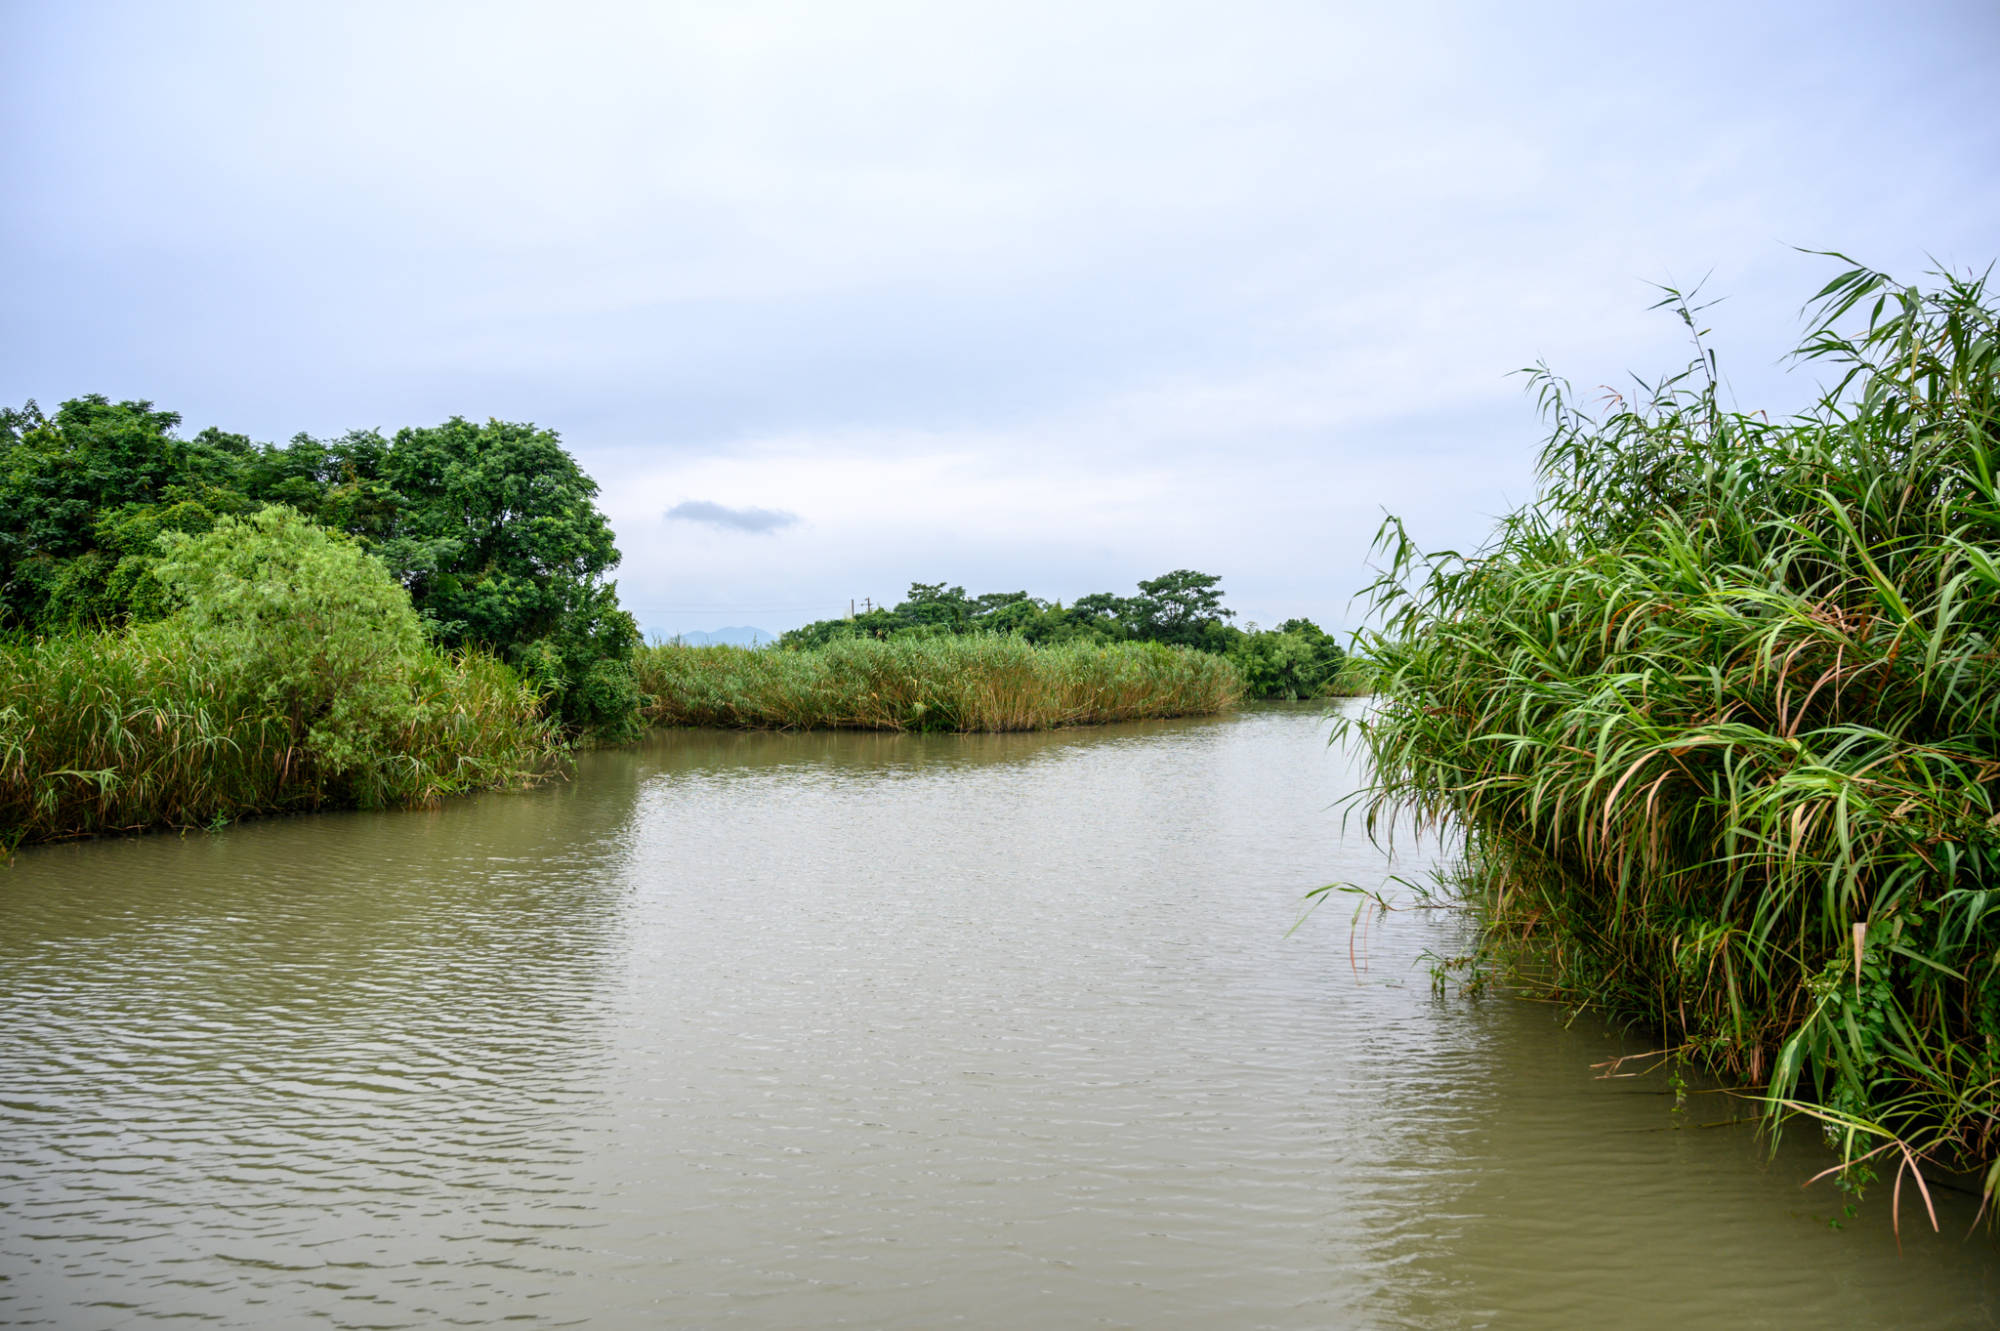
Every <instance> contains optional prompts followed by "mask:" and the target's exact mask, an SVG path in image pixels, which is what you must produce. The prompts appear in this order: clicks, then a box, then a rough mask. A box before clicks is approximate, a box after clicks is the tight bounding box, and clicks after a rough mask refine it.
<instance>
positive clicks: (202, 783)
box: [0, 396, 1346, 845]
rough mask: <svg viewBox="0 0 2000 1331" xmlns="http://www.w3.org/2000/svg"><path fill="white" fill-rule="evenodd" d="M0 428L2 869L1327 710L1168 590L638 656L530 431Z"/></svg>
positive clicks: (578, 498) (85, 401)
mask: <svg viewBox="0 0 2000 1331" xmlns="http://www.w3.org/2000/svg"><path fill="white" fill-rule="evenodd" d="M179 424H180V420H179V417H177V416H176V415H175V414H173V413H172V412H167V411H161V410H158V409H156V408H155V407H154V406H153V405H152V404H151V403H149V402H118V403H113V402H111V401H109V400H107V399H105V398H103V397H95V396H93V397H84V398H79V399H75V400H72V401H69V402H65V403H63V404H62V406H61V407H60V408H59V409H57V410H56V411H55V412H54V413H52V414H44V413H43V412H42V411H41V410H40V409H39V408H38V407H37V406H36V405H35V404H34V403H32V402H30V403H28V404H27V405H26V406H25V407H24V408H22V409H20V410H4V411H0V845H15V844H20V843H22V842H24V841H37V840H48V839H55V838H62V837H73V836H85V835H92V834H97V833H102V832H109V831H131V830H139V829H143V828H147V827H160V826H166V827H194V826H208V825H215V824H219V823H223V822H228V821H230V820H233V819H236V818H241V817H244V816H247V815H251V814H259V813H275V812H287V811H296V810H308V809H321V808H339V807H360V808H375V807H384V806H408V805H424V804H431V803H435V802H436V801H437V800H439V799H440V798H442V797H444V796H447V795H452V794H457V793H462V792H466V791H472V790H479V789H491V788H495V787H501V786H510V785H521V784H527V783H532V782H533V781H535V780H537V779H540V778H541V777H543V776H546V775H548V774H550V773H553V772H559V771H561V770H563V769H564V768H565V767H566V766H567V765H568V763H569V761H570V759H571V754H572V750H573V749H574V747H575V746H576V745H577V744H579V743H590V744H604V743H619V742H624V741H628V740H631V739H634V738H636V737H638V736H639V735H641V734H642V733H644V731H645V730H646V729H647V728H649V727H650V726H654V725H683V724H702V725H731V726H750V727H779V728H802V727H823V726H832V727H857V728H866V729H893V730H903V729H911V730H933V729H947V730H1020V729H1039V728H1046V727H1049V726H1059V725H1076V724H1083V723H1087V722H1101V721H1112V720H1124V719H1135V718H1148V717H1164V716H1182V715H1188V714H1192V713H1200V712H1212V711H1217V710H1220V709H1222V708H1225V707H1228V706H1230V705H1232V704H1233V703H1235V702H1236V701H1237V700H1238V699H1239V698H1240V697H1242V696H1244V695H1245V694H1246V693H1248V694H1250V695H1252V696H1259V697H1271V696H1282V697H1298V696H1311V695H1316V694H1321V693H1325V692H1327V691H1328V689H1329V687H1330V686H1331V685H1332V684H1333V682H1334V680H1335V678H1336V676H1338V675H1339V673H1340V671H1341V669H1342V668H1343V666H1344V665H1345V664H1346V663H1345V658H1344V656H1343V654H1342V652H1341V650H1340V648H1339V646H1338V645H1337V644H1336V643H1335V642H1334V641H1333V639H1332V638H1331V637H1330V636H1329V635H1327V634H1325V633H1322V632H1321V631H1320V630H1319V629H1318V628H1317V626H1315V625H1312V624H1311V623H1310V622H1308V621H1304V620H1295V621H1290V622H1288V623H1287V624H1286V625H1284V626H1283V627H1282V628H1281V629H1280V630H1279V631H1277V632H1273V633H1257V632H1254V631H1252V632H1248V633H1246V632H1243V631H1241V630H1238V629H1236V628H1233V627H1231V626H1230V625H1229V624H1228V623H1227V621H1228V620H1229V619H1230V618H1232V617H1233V613H1232V612H1231V611H1229V610H1228V609H1226V608H1224V607H1223V606H1222V595H1221V591H1220V588H1219V585H1218V584H1219V582H1220V579H1219V578H1217V577H1215V576H1213V575H1208V574H1198V573H1193V572H1190V571H1187V570H1180V571H1177V572H1175V573H1171V574H1168V575H1165V576H1164V577H1162V578H1160V579H1155V580H1153V581H1151V582H1148V583H1143V584H1141V588H1140V595H1139V596H1137V597H1132V598H1116V597H1109V596H1100V597H1094V598H1084V599H1083V600H1082V601H1079V602H1078V604H1077V606H1075V607H1071V608H1068V609H1065V608H1064V607H1061V606H1060V605H1057V606H1050V605H1048V604H1046V603H1043V602H1040V601H1035V600H1032V599H1031V598H1028V597H1027V596H1026V594H1025V593H1021V594H1019V595H1003V596H997V597H980V598H967V597H965V595H964V593H963V591H962V589H959V588H949V589H947V588H945V587H944V586H943V585H942V584H940V585H938V586H936V587H924V586H921V585H920V586H916V587H913V588H912V592H911V599H910V601H909V602H908V603H906V604H905V605H904V606H900V607H898V608H897V609H896V610H895V611H877V612H874V613H873V614H870V615H864V616H860V617H858V618H856V619H854V620H848V621H834V622H832V623H830V624H820V625H812V626H808V628H807V629H805V630H800V631H797V632H795V633H792V634H788V635H787V641H786V643H785V645H784V647H783V648H782V649H781V650H771V651H764V652H756V653H752V652H739V651H734V650H731V649H717V650H707V651H698V650H689V649H681V648H675V647H654V648H645V647H642V646H641V645H640V641H639V633H638V628H637V625H636V623H635V622H634V620H633V618H632V616H631V615H630V614H628V613H627V612H626V611H625V610H623V609H622V608H621V607H620V606H619V604H618V597H617V588H616V585H615V584H614V583H612V582H611V581H610V580H609V578H608V574H609V572H610V570H611V569H612V568H613V567H614V566H615V565H616V564H617V562H618V551H617V549H616V547H615V546H614V544H613V542H612V534H611V528H610V524H609V523H608V522H607V521H606V520H605V517H604V515H603V514H602V513H601V512H600V511H599V510H598V508H597V506H596V503H595V499H596V494H597V486H596V483H595V482H594V481H592V480H591V479H590V477H589V476H587V475H586V474H585V473H584V472H583V470H582V469H581V468H580V467H579V466H578V465H577V463H576V461H575V459H574V458H572V457H571V456H570V454H569V453H568V452H567V451H566V450H565V449H564V448H563V447H562V444H561V441H560V440H559V439H558V437H557V436H556V435H555V434H554V432H552V431H548V430H542V429H537V428H536V427H534V426H532V425H523V424H515V423H509V422H504V421H497V420H496V421H488V422H486V423H485V424H483V425H480V424H474V423H472V422H469V421H466V420H463V419H456V418H455V419H453V420H450V421H447V422H446V423H444V424H443V425H440V426H436V427H432V428H423V429H405V430H400V431H398V432H396V433H395V434H394V435H393V436H385V435H384V434H382V433H380V432H378V431H372V430H371V431H352V432H350V433H348V434H346V435H344V436H341V437H340V438H338V439H333V440H320V439H314V438H312V437H310V436H306V435H300V436H297V437H295V438H294V439H293V440H292V441H291V442H290V443H288V444H284V445H271V444H255V443H252V442H251V441H250V440H249V439H247V438H245V437H243V436H240V435H233V434H228V433H225V432H222V431H220V430H215V429H208V430H203V431H201V432H200V433H199V434H196V435H195V436H194V437H192V438H183V437H182V436H181V435H180V434H178V433H177V430H178V427H179Z"/></svg>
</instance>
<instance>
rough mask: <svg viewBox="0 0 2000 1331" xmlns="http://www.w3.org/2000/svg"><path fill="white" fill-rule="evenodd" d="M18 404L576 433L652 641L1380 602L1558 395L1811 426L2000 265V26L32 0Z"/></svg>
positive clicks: (1474, 516)
mask: <svg viewBox="0 0 2000 1331" xmlns="http://www.w3.org/2000/svg"><path fill="white" fill-rule="evenodd" d="M0 47H4V49H5V50H6V51H7V52H8V54H9V59H8V65H9V74H8V77H7V78H6V79H5V80H4V81H0V118H4V127H5V132H4V135H0V153H4V165H5V167H6V179H7V182H8V184H7V187H6V189H5V191H4V198H0V273H4V276H5V282H6V299H4V301H0V401H5V402H7V403H9V404H13V405H18V404H19V403H21V402H23V401H25V400H27V399H30V398H34V399H37V400H38V401H40V402H41V403H42V404H43V405H44V406H45V407H46V406H53V405H54V404H55V403H57V402H59V401H62V400H63V399H66V398H70V397H75V396H78V395H81V394H84V393H91V392H96V393H103V394H106V395H107V396H110V397H112V398H115V399H125V398H143V399H148V400H151V401H152V402H154V403H156V404H157V405H159V406H161V407H164V408H168V409H171V410H174V411H178V412H179V413H181V415H182V417H183V420H184V422H185V428H186V430H187V431H188V432H192V431H194V430H198V429H201V428H203V427H205V426H209V425H217V426H221V427H223V428H225V429H228V430H232V431H237V432H241V433H246V434H249V435H251V436H252V437H253V438H257V439H262V440H270V441H282V440H285V439H288V438H290V437H291V436H293V435H295V434H298V433H301V432H304V433H308V434H313V435H317V436H328V435H337V434H340V433H343V432H345V431H347V430H349V429H353V428H380V429H384V430H394V429H396V428H398V427H400V426H405V425H421V424H435V423H437V422H439V421H442V420H444V419H446V418H448V417H450V416H454V415H461V416H466V417H470V418H473V419H484V418H488V417H498V418H501V419H506V420H524V421H533V422H535V423H536V424H538V425H541V426H544V427H547V428H550V429H554V430H556V431H558V432H559V433H560V434H561V436H562V438H563V441H564V443H565V445H566V446H567V447H568V448H569V449H570V450H571V451H572V452H573V453H574V454H575V455H576V457H577V458H578V459H579V461H581V463H582V464H583V465H584V467H585V468H586V469H587V470H588V471H589V472H590V473H591V474H592V475H593V476H594V477H596V478H597V480H598V482H599V483H600V485H601V487H602V490H601V494H600V497H599V498H600V505H601V507H602V508H603V509H604V510H605V512H606V513H607V515H608V516H609V517H610V518H611V520H612V523H613V526H614V527H615V529H616V531H617V534H618V544H619V548H620V550H621V551H622V552H623V555H624V562H623V564H622V565H621V567H620V568H619V570H618V572H617V575H616V576H617V578H618V581H619V588H620V595H621V598H622V599H623V601H624V603H625V605H626V606H627V608H629V609H631V610H632V611H633V612H634V613H635V614H636V615H637V616H638V617H639V620H640V622H641V624H642V626H643V627H644V628H645V629H646V630H647V631H648V632H649V633H652V634H657V635H664V634H671V633H675V632H683V631H691V630H706V629H714V628H717V627H720V626H723V625H737V624H743V625H755V626H758V627H761V628H764V629H767V630H773V631H782V630H783V629H785V628H788V627H791V626H794V625H796V624H800V623H803V622H806V621H809V620H812V619H817V618H823V617H826V616H829V615H833V614H838V613H844V612H845V611H846V609H847V607H848V605H849V603H850V601H854V602H859V601H862V600H863V598H867V599H868V600H872V601H873V602H875V603H878V604H879V603H883V602H890V603H893V602H894V601H896V600H899V599H901V597H902V595H903V593H904V592H905V590H906V589H907V587H908V586H909V584H910V583H912V582H926V583H931V582H940V581H942V582H945V583H948V584H959V585H963V586H965V587H966V588H967V589H968V590H969V591H971V592H973V593H979V592H986V591H1015V590H1025V591H1028V592H1031V593H1033V594H1035V595H1038V596H1042V597H1045V598H1051V599H1062V600H1065V601H1067V600H1073V599H1074V598H1075V597H1077V596H1080V595H1083V594H1085V593H1088V592H1094V591H1111V592H1117V593H1121V594H1128V593H1130V592H1131V591H1132V590H1133V588H1134V584H1135V583H1136V582H1137V581H1138V580H1139V579H1142V578H1150V577H1153V576H1156V575H1158V574H1160V573H1162V572H1166V571H1168V570H1171V569H1177V568H1193V569H1197V570H1200V571H1203V572H1210V573H1216V574H1219V575H1221V577H1222V579H1223V584H1222V585H1223V587H1224V588H1225V590H1226V592H1227V594H1228V601H1229V604H1230V605H1231V606H1233V607H1234V608H1235V609H1236V610H1237V612H1238V614H1239V616H1240V619H1239V621H1238V622H1244V621H1252V622H1258V623H1262V624H1266V625H1269V624H1273V623H1276V622H1278V621H1281V620H1283V619H1286V618H1289V617H1292V616H1295V615H1304V616H1308V617H1310V618H1313V619H1315V620H1316V621H1318V622H1319V623H1321V624H1322V625H1324V626H1326V627H1328V628H1339V627H1344V628H1353V627H1355V626H1356V625H1357V624H1358V623H1359V614H1360V607H1359V606H1358V605H1356V604H1355V603H1354V602H1353V600H1352V598H1353V596H1354V593H1355V592H1356V591H1357V590H1358V589H1359V588H1360V587H1361V586H1362V585H1363V584H1364V583H1365V582H1366V581H1367V579H1368V577H1369V576H1370V573H1369V547H1370V541H1371V538H1372V537H1373V535H1374V533H1375V531H1376V529H1377V527H1378V526H1379V524H1380V523H1381V521H1382V519H1383V516H1384V514H1386V513H1393V514H1395V515H1397V516H1399V517H1401V518H1402V519H1403V520H1404V521H1405V522H1406V523H1407V524H1408V525H1409V527H1410V530H1411V532H1412V534H1413V535H1414V536H1415V537H1416V538H1417V540H1418V541H1419V543H1420V544H1423V545H1425V546H1427V547H1431V548H1456V549H1464V548H1470V547H1472V546H1476V545H1477V544H1478V542H1479V541H1480V540H1481V538H1482V537H1483V535H1484V534H1485V533H1486V532H1487V531H1488V530H1489V529H1490V527H1491V524H1492V522H1493V520H1494V518H1495V517H1496V516H1497V515H1499V514H1501V513H1504V512H1506V511H1507V510H1509V509H1511V508H1512V507H1514V506H1516V505H1518V504H1520V503H1522V502H1524V501H1526V500H1528V499H1529V498H1531V497H1532V495H1533V492H1534V471H1533V460H1534V454H1535V449H1536V445H1537V443H1538V441H1539V439H1540V434H1541V425H1540V422H1539V420H1538V418H1537V416H1536V414H1535V410H1534V404H1533V402H1532V401H1531V400H1530V399H1529V398H1528V397H1527V396H1525V394H1524V392H1523V385H1522V380H1521V379H1520V378H1519V377H1518V376H1517V375H1516V374H1515V373H1514V372H1515V371H1516V370H1518V369H1519V368H1520V367H1523V366H1526V365H1529V364H1532V363H1535V362H1537V361H1544V362H1546V363H1548V364H1549V365H1550V366H1552V367H1553V368H1554V369H1555V370H1556V371H1557V372H1559V373H1561V374H1563V375H1564V376H1565V377H1567V378H1569V379H1570V380H1572V381H1573V382H1574V383H1576V384H1577V385H1578V386H1579V387H1580V388H1583V389H1585V390H1587V391H1588V392H1593V393H1594V392H1595V389H1596V386H1597V385H1614V384H1620V383H1626V382H1629V380H1628V378H1627V376H1628V375H1630V374H1634V373H1636V374H1641V375H1645V376H1649V377H1650V376H1654V375H1657V374H1660V373H1663V372H1667V371H1671V370H1673V369H1676V368H1678V367H1679V366H1680V365H1682V364H1683V363H1684V362H1685V361H1686V359H1687V357H1688V354H1689V346H1688V342H1687V338H1686V330H1685V329H1683V328H1682V327H1681V326H1680V325H1679V324H1678V322H1676V321H1675V320H1674V319H1673V318H1672V317H1671V316H1670V315H1669V314H1666V313H1663V312H1660V311H1656V310H1652V309H1650V307H1651V306H1652V305H1653V304H1654V303H1655V302H1656V301H1657V300H1658V299H1659V287H1660V286H1662V285H1672V286H1677V287H1682V288H1690V287H1693V286H1696V285H1698V284H1699V285H1700V286H1701V289H1702V291H1703V293H1704V296H1705V298H1710V299H1713V298H1720V300H1719V303H1717V304H1716V305H1714V306H1713V307H1711V308H1710V309H1708V310H1707V311H1706V312H1705V315H1704V320H1705V326H1706V327H1707V328H1708V329H1709V330H1710V339H1711V343H1712V345H1713V346H1714V347H1715V349H1716V351H1717V353H1718V355H1719V357H1720V362H1721V365H1722V370H1723V374H1724V377H1725V379H1726V381H1727V384H1728V387H1729V390H1730V392H1731V394H1732V395H1733V399H1734V400H1735V402H1736V403H1737V405H1739V406H1741V407H1743V408H1745V409H1752V408H1766V409H1770V410H1773V411H1784V410H1790V409H1794V408H1796V407H1797V406H1799V405H1801V404H1802V403H1803V402H1804V401H1806V400H1807V399H1808V398H1809V397H1810V395H1811V393H1810V390H1811V388H1812V381H1811V378H1810V374H1809V372H1808V371H1805V370H1797V369H1792V368H1790V367H1788V365H1787V364H1786V362H1785V359H1784V353H1785V352H1786V351H1787V350H1788V349H1789V348H1790V347H1791V346H1792V345H1794V343H1795V341H1796V339H1797V335H1798V332H1799V328H1800V324H1799V314H1800V308H1801V306H1802V305H1803V304H1804V302H1805V301H1806V300H1807V298H1808V297H1810V296H1811V295H1812V294H1813V292H1814V291H1815V290H1816V289H1817V288H1818V287H1819V286H1820V285H1821V284H1822V283H1824V282H1825V281H1826V280H1827V279H1828V278H1830V277H1831V276H1833V274H1834V273H1835V272H1836V271H1838V268H1839V265H1838V264H1837V263H1836V262H1835V261H1833V260H1829V259H1826V258H1823V257H1818V256H1815V255H1812V254H1809V253H1803V252H1801V250H1802V249H1804V250H1814V249H1817V250H1826V249H1834V250H1840V251H1844V252H1845V253H1848V254H1850V255H1853V256H1854V257H1855V258H1856V259H1858V260H1860V261H1862V262H1865V263H1867V264H1869V265H1870V266H1873V267H1876V268H1880V269H1884V270H1886V271H1889V272H1891V273H1894V274H1897V275H1898V276H1903V277H1906V278H1915V277H1917V276H1919V275H1921V274H1922V273H1923V272H1924V271H1925V270H1927V269H1930V268H1932V267H1935V266H1937V265H1943V266H1946V267H1948V268H1951V269H1953V270H1964V269H1967V268H1974V269H1984V268H1985V267H1986V266H1987V265H1988V264H1990V263H1992V262H1993V261H1994V260H1996V259H2000V116H1996V115H1995V114H1994V111H1995V108H1996V102H1997V101H2000V94H1996V91H1995V89H1996V88H2000V4H1996V3H1993V0H1977V2H1972V3H1923V2H1922V0H1916V2H1914V3H1907V4H1901V5H1896V6H1889V5H1879V4H1858V5H1848V4H1841V3H1824V2H1816V3H1809V4H1807V3H1794V4H1770V5H1754V4H1729V5H1714V4H1706V3H1684V4H1680V5H1675V6H1671V7H1660V6H1637V5H1632V6H1617V5H1602V4H1588V5H1581V4H1579V5H1537V4H1532V3H1527V4H1508V5H1504V6H1502V5H1498V4H1491V5H1489V4H1443V5H1426V4H1397V5H1393V6H1392V5H1342V4H1334V3H1310V4H1304V3H1301V4H1294V3H1283V2H1279V0H1273V2H1271V3H1257V2H1255V0H1236V2H1235V3H1229V4H1222V3H1211V4H1176V3H1169V2H1166V0H1153V2H1151V3H1142V4H1122V3H1108V2H1107V3H1085V2H1083V0H1067V2H1066V3H1060V4H1041V3H1036V2H1035V0H1003V2H1002V3H994V4H985V3H971V2H968V3H922V4H909V5H878V4H871V3H863V2H861V0H841V3H838V4H832V3H818V4H798V5H779V4H768V5H767V4H758V3H750V2H747V0H746V2H743V3H717V4H667V3H658V2H655V3H633V4H588V3H577V2H575V0H570V2H567V3H564V4H560V5H558V4H552V3H551V4H541V5H507V4H501V3H481V4H465V5H452V4H444V3H436V4H428V3H425V4H411V3H395V4H384V5H374V4H366V3H344V4H341V5H337V6H335V5H323V6H303V5H270V4H215V5H203V4H194V3H187V4H175V5H158V4H151V3H147V4H135V5H118V4H94V3H86V2H78V3H64V4H60V5H57V4H40V3H30V0H0Z"/></svg>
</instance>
